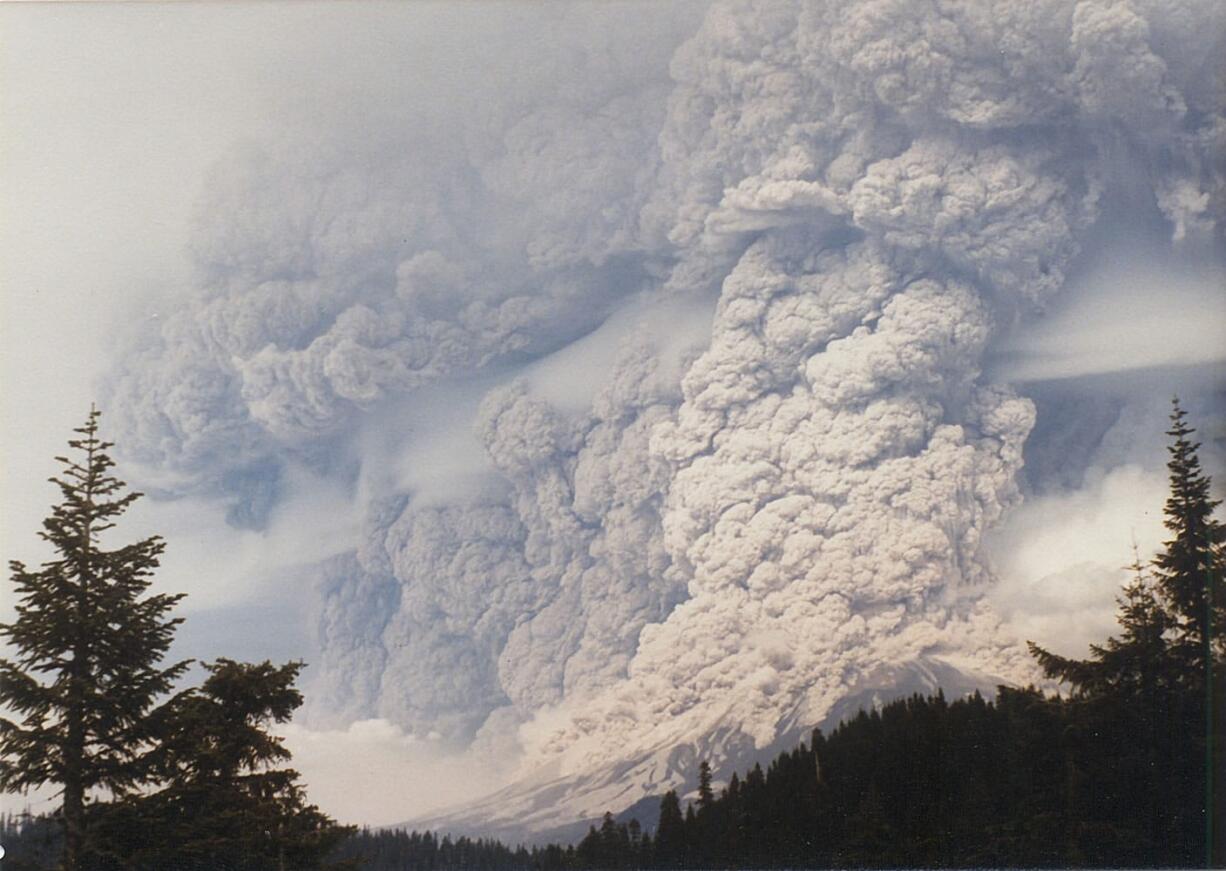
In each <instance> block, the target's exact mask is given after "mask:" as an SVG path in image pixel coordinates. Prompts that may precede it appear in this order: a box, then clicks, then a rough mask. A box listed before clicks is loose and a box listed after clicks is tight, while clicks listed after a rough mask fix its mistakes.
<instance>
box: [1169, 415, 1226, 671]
mask: <svg viewBox="0 0 1226 871" xmlns="http://www.w3.org/2000/svg"><path fill="white" fill-rule="evenodd" d="M1186 417H1187V414H1186V412H1184V410H1183V409H1182V408H1180V407H1179V400H1178V399H1176V400H1175V401H1174V410H1173V411H1172V412H1171V428H1170V429H1169V430H1167V435H1169V436H1171V437H1172V438H1173V439H1174V441H1173V443H1172V444H1171V445H1170V446H1168V447H1167V451H1168V452H1169V453H1170V460H1169V461H1168V462H1167V470H1168V472H1169V477H1170V482H1171V492H1170V495H1169V496H1168V497H1167V500H1166V506H1165V509H1164V511H1165V515H1166V516H1165V519H1164V521H1163V522H1164V525H1165V526H1166V528H1167V530H1169V531H1170V532H1171V534H1172V535H1173V538H1171V539H1170V540H1169V541H1167V542H1166V543H1165V545H1164V547H1163V550H1162V551H1161V552H1160V553H1159V554H1158V556H1157V557H1155V558H1154V568H1155V570H1156V572H1157V576H1158V587H1159V589H1160V590H1161V592H1162V596H1163V598H1164V599H1165V600H1166V602H1167V603H1168V606H1169V611H1170V613H1171V616H1172V618H1173V621H1174V624H1175V625H1174V628H1175V643H1176V648H1177V650H1178V651H1179V652H1180V653H1181V654H1182V655H1183V658H1184V659H1185V660H1187V661H1188V662H1189V663H1190V664H1192V665H1193V668H1192V669H1191V671H1190V672H1189V677H1191V678H1192V679H1193V680H1194V681H1195V682H1196V683H1197V684H1199V686H1200V687H1201V688H1202V689H1203V688H1205V687H1206V686H1207V685H1208V683H1209V682H1210V681H1211V678H1212V667H1213V659H1214V657H1215V655H1216V656H1219V657H1220V656H1221V655H1222V654H1223V652H1226V634H1223V632H1222V625H1223V623H1224V622H1226V621H1224V620H1223V617H1224V616H1226V591H1223V589H1222V561H1223V544H1224V543H1226V526H1224V525H1223V524H1222V523H1221V522H1219V521H1218V520H1217V519H1215V518H1214V516H1213V514H1214V510H1215V509H1216V508H1217V507H1218V506H1219V505H1220V504H1221V502H1220V501H1219V500H1215V499H1212V498H1210V493H1209V488H1210V480H1209V477H1208V476H1207V475H1205V474H1203V473H1202V472H1201V467H1200V458H1199V456H1198V455H1197V452H1198V450H1199V448H1200V444H1199V443H1197V442H1193V441H1192V440H1191V439H1190V436H1191V435H1192V433H1193V432H1195V430H1193V429H1192V428H1191V427H1190V426H1188V424H1187V421H1186V420H1185V418H1186Z"/></svg>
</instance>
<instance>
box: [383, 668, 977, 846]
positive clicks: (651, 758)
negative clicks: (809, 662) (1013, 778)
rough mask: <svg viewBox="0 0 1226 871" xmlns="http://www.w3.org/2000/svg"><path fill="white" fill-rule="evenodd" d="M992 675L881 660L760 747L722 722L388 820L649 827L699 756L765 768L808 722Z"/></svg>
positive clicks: (499, 826) (458, 831) (547, 828)
mask: <svg viewBox="0 0 1226 871" xmlns="http://www.w3.org/2000/svg"><path fill="white" fill-rule="evenodd" d="M999 683H1000V681H998V680H994V679H992V678H991V677H989V676H987V675H977V674H972V673H968V672H964V671H960V670H959V669H956V668H954V667H952V666H950V665H949V664H948V663H944V662H941V661H939V660H932V659H924V660H917V661H914V662H911V663H908V664H906V665H898V666H888V667H882V668H880V669H878V670H876V671H875V672H874V673H873V675H872V676H871V678H869V679H866V680H865V681H863V682H862V683H861V684H860V685H859V686H857V687H856V688H855V689H854V691H853V692H851V693H850V694H849V695H847V696H846V697H844V698H842V699H841V700H839V701H838V702H837V703H836V704H835V705H834V706H833V707H832V708H831V709H830V711H829V713H827V715H826V716H825V717H824V718H823V719H822V720H820V721H819V722H817V723H802V722H794V721H785V722H781V723H780V724H779V732H778V738H777V739H776V740H774V741H772V742H770V743H769V744H765V745H763V746H760V747H759V746H755V745H754V743H753V741H752V739H750V738H749V736H748V735H746V734H745V733H744V732H743V731H741V730H740V729H738V728H737V727H736V726H735V725H732V724H729V725H728V726H727V727H725V728H721V729H719V730H717V731H714V732H712V733H709V734H707V735H703V736H700V737H697V738H696V739H695V740H693V741H690V742H687V743H683V744H678V745H675V746H667V747H665V746H659V747H645V748H636V749H635V751H634V752H631V753H627V754H625V755H624V758H623V759H622V760H620V761H619V762H618V763H617V764H615V765H612V766H609V767H606V768H602V769H596V770H593V771H589V772H584V773H580V774H569V775H563V774H559V773H557V772H549V771H537V772H534V773H533V774H532V775H531V776H529V777H527V778H525V779H524V780H522V781H519V782H516V783H514V784H512V785H511V786H508V787H506V788H504V789H502V790H499V791H498V792H496V793H494V794H493V795H490V796H488V797H486V798H484V799H482V800H480V801H476V802H473V803H470V804H467V805H465V806H462V807H458V808H452V809H450V810H447V811H443V812H441V813H436V814H431V815H429V816H425V817H421V818H418V819H413V820H406V821H405V822H403V823H401V824H398V825H397V826H396V828H405V829H418V830H431V831H438V832H450V833H452V834H454V835H462V834H464V835H469V836H471V837H477V836H484V837H496V838H499V839H501V840H503V841H504V842H506V843H529V844H530V843H548V842H562V843H565V842H568V841H572V840H575V839H577V838H579V837H582V836H583V834H585V833H586V831H587V828H588V826H589V825H591V824H592V823H594V822H595V823H599V820H600V818H601V817H603V815H604V814H605V812H611V813H613V814H614V815H615V816H617V817H618V818H619V819H621V818H624V819H629V818H631V817H633V818H635V819H638V821H639V822H640V823H641V824H643V825H644V826H647V827H651V826H653V825H654V824H655V822H656V818H657V816H658V812H659V808H658V805H659V797H660V796H661V795H662V794H663V793H664V792H666V791H667V790H668V789H676V790H677V791H678V794H679V795H682V796H685V795H686V794H687V793H689V792H691V791H692V790H694V789H695V788H696V787H697V782H698V778H697V773H698V764H699V762H701V761H703V760H709V761H710V762H711V763H712V774H713V780H714V782H715V783H717V784H718V783H719V782H727V780H728V779H729V778H730V777H731V776H732V773H733V772H734V771H736V772H739V773H740V774H741V775H742V776H743V775H744V773H745V771H746V770H748V769H749V768H752V767H753V765H754V763H761V764H762V765H763V766H764V767H765V766H766V765H767V763H769V762H770V761H771V760H772V759H774V758H775V756H777V755H778V754H779V753H780V752H782V751H785V750H790V749H792V748H793V747H795V746H796V745H797V744H798V743H799V742H801V741H808V740H809V738H810V735H811V733H812V730H813V728H814V727H816V728H820V729H822V731H823V732H826V733H827V734H828V733H829V732H830V731H831V730H832V729H834V728H835V727H836V726H837V725H838V724H839V723H840V722H842V721H843V720H845V719H848V718H850V717H853V716H855V714H856V713H857V712H859V711H860V710H872V709H874V708H880V707H881V706H882V705H884V704H885V703H887V702H889V701H891V700H893V699H896V698H902V697H906V696H910V695H912V694H914V693H921V694H925V695H927V694H931V693H935V692H936V691H937V690H938V689H940V690H941V691H942V692H944V693H945V695H946V696H947V697H948V698H957V697H960V696H963V695H968V694H970V693H972V692H974V691H976V690H978V691H979V692H981V693H982V694H983V695H984V696H986V697H991V696H992V695H994V694H995V691H996V687H997V686H998V685H999Z"/></svg>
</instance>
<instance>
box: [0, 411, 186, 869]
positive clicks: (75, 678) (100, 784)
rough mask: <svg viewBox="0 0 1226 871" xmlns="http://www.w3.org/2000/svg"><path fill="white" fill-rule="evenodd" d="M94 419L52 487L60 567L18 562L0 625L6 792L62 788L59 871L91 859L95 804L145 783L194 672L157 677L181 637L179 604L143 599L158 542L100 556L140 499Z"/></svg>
mask: <svg viewBox="0 0 1226 871" xmlns="http://www.w3.org/2000/svg"><path fill="white" fill-rule="evenodd" d="M98 418H99V413H98V412H97V411H96V410H94V409H91V410H90V413H89V417H88V418H87V419H86V421H85V424H84V425H83V426H82V427H80V428H78V429H76V430H75V432H76V433H78V434H79V435H80V438H76V439H72V440H70V441H69V442H68V444H69V446H70V447H71V448H72V450H73V451H75V452H76V455H75V456H76V459H69V458H67V457H56V459H57V460H58V461H59V462H60V463H61V464H62V465H63V467H64V469H63V471H62V472H61V474H60V476H59V477H56V478H52V479H51V481H52V483H54V484H55V485H56V486H57V487H59V489H60V494H61V497H62V501H61V502H60V504H58V505H56V506H55V507H54V508H53V509H52V513H51V516H50V517H48V518H47V519H46V520H44V521H43V529H42V532H40V533H39V535H40V536H41V537H42V538H43V539H44V540H45V541H47V542H48V543H49V544H50V545H51V547H52V548H53V549H54V552H55V554H56V558H55V559H53V560H51V561H49V562H45V563H43V564H42V566H41V567H40V568H39V569H37V570H32V569H29V568H27V567H26V566H25V564H23V563H21V562H18V561H13V562H11V563H10V566H11V569H12V581H13V583H14V584H15V585H16V591H17V597H18V603H17V606H16V609H15V610H16V615H17V616H16V618H15V620H14V622H12V623H7V624H0V636H2V637H3V638H4V639H5V640H7V642H8V643H9V644H10V645H12V647H13V649H14V651H15V655H14V658H13V659H0V705H3V706H4V707H6V708H8V709H9V710H10V711H13V712H15V713H16V714H17V715H19V717H20V719H19V720H10V719H6V718H0V788H2V789H5V790H24V789H28V788H30V787H35V786H41V785H44V784H56V785H58V786H60V787H61V790H62V806H61V813H60V816H61V823H62V825H63V827H64V862H63V867H64V868H66V869H68V871H77V869H79V868H81V867H82V866H83V863H84V862H85V861H86V858H85V857H86V856H87V852H88V851H89V849H90V848H91V835H90V831H89V829H88V825H87V814H86V804H87V800H88V797H89V796H90V794H91V792H93V791H95V790H106V791H109V792H110V793H112V794H114V795H123V794H125V793H128V792H130V791H131V790H133V789H134V788H136V787H138V786H139V785H141V784H142V783H144V782H146V781H147V779H148V777H149V773H150V772H149V761H150V759H149V757H150V754H149V751H150V748H151V746H152V745H153V742H154V739H155V735H154V734H152V732H151V730H150V725H151V723H152V722H154V721H155V720H156V718H154V717H151V716H150V714H151V712H152V711H153V709H154V708H155V705H156V702H157V699H158V697H159V696H161V695H162V694H164V693H166V692H167V691H168V690H169V689H170V687H171V685H172V683H173V681H174V680H175V678H177V677H178V676H179V675H180V674H181V673H182V672H183V670H184V669H185V668H186V666H187V663H183V662H180V663H176V664H174V665H169V666H162V665H161V664H160V663H161V661H162V658H163V657H164V655H165V654H166V651H167V649H168V648H169V647H170V643H171V640H172V638H173V635H174V631H175V627H176V626H177V625H178V624H179V623H180V622H181V621H180V619H178V618H170V617H169V616H168V614H169V612H170V610H171V609H172V608H173V607H174V605H175V603H177V602H178V601H179V599H181V598H182V596H177V595H175V596H172V595H165V594H158V595H146V593H147V591H148V589H149V585H150V583H151V580H150V577H151V575H152V573H153V570H154V569H155V568H157V566H158V557H159V555H160V554H161V553H162V550H163V548H164V544H163V542H162V539H161V538H160V537H158V536H153V537H151V538H146V539H143V540H141V541H138V542H135V543H134V544H129V545H125V546H122V547H118V548H115V549H110V550H108V549H105V548H104V547H103V546H102V544H101V536H102V534H103V533H105V532H106V531H107V530H109V529H110V528H111V527H112V526H114V521H115V519H116V518H118V517H119V516H120V515H122V514H123V513H124V511H125V510H127V508H128V507H129V506H130V505H131V504H132V503H133V502H134V501H135V500H136V499H138V498H140V495H141V494H139V493H132V492H129V493H125V492H124V487H125V485H124V483H123V482H122V481H120V480H118V479H117V478H115V477H113V476H112V475H111V474H109V470H110V469H111V468H112V466H113V465H114V463H113V461H112V460H111V458H110V457H109V456H108V455H107V450H108V449H109V448H111V447H112V444H111V443H110V442H105V441H102V440H101V439H100V438H99V437H98Z"/></svg>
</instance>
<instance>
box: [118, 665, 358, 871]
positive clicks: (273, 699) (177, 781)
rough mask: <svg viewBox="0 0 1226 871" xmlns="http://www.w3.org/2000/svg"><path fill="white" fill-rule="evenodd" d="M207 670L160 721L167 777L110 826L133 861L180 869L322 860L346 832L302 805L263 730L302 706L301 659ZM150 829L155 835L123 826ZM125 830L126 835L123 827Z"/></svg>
mask: <svg viewBox="0 0 1226 871" xmlns="http://www.w3.org/2000/svg"><path fill="white" fill-rule="evenodd" d="M205 668H207V669H208V671H209V677H208V678H207V679H206V680H205V681H204V684H203V685H202V686H201V687H200V688H199V689H198V690H193V691H192V692H190V693H187V694H185V695H183V696H181V697H179V698H178V699H177V700H176V702H175V704H174V705H173V706H172V707H170V709H169V710H168V712H167V716H166V722H165V724H164V726H163V728H164V730H165V732H166V734H167V735H168V736H169V737H168V739H167V740H166V742H165V743H164V745H163V747H162V755H161V759H160V763H161V768H162V773H163V776H164V777H165V778H166V779H167V780H168V781H169V785H168V786H167V787H166V788H165V789H164V790H162V791H161V792H158V793H156V794H154V795H151V796H145V797H141V798H139V799H136V800H135V801H132V802H130V803H129V805H128V807H127V808H126V815H116V816H115V823H116V825H115V827H114V830H113V831H112V832H110V834H112V835H113V837H114V838H115V839H116V840H117V841H123V840H124V839H125V838H127V839H128V840H129V842H128V843H127V844H122V845H121V846H119V847H118V848H117V849H116V852H117V853H119V854H121V855H129V856H132V857H134V859H135V864H136V865H137V866H138V867H151V868H164V867H174V868H176V869H180V871H186V869H196V868H199V869H201V871H203V869H213V868H217V867H219V863H220V862H221V861H224V862H225V863H226V864H224V866H222V867H225V868H228V869H252V871H262V869H286V868H292V869H306V868H318V867H321V865H322V863H323V861H324V859H325V858H326V857H327V855H328V854H329V853H330V852H331V851H332V850H333V848H334V847H335V846H336V845H337V844H339V843H340V842H341V841H342V840H344V839H345V838H346V837H347V836H349V835H350V834H352V832H353V831H354V830H353V829H351V828H349V827H345V826H339V825H337V824H336V822H335V821H334V820H332V819H331V818H329V817H328V816H326V815H325V814H323V813H321V812H320V810H319V809H318V808H317V807H315V806H314V805H309V804H307V801H306V797H305V793H304V791H303V788H302V786H301V785H300V784H299V783H298V773H297V772H296V771H294V770H292V769H290V768H278V767H276V766H277V765H278V764H280V763H283V762H286V761H288V760H289V758H290V753H289V751H288V750H286V749H285V747H284V745H283V743H282V741H281V739H280V738H277V737H276V736H274V735H272V734H270V733H269V731H268V727H269V726H270V725H271V724H272V723H285V722H287V721H288V720H289V719H290V717H291V715H292V714H293V712H294V711H295V710H296V709H297V708H298V707H299V706H301V704H302V694H301V693H300V692H299V691H298V690H297V689H296V688H295V687H294V683H295V681H296V680H297V677H298V673H299V671H301V669H302V663H300V662H290V663H286V664H285V665H282V666H274V665H273V664H272V663H269V662H264V663H260V664H251V663H241V662H234V661H233V660H229V659H219V660H217V661H216V662H213V663H209V664H207V665H206V666H205ZM142 828H145V829H149V828H152V829H154V830H157V831H159V832H160V836H159V837H158V838H157V840H156V843H152V844H147V845H146V844H143V843H142V841H141V839H139V838H136V839H132V836H131V834H130V833H131V832H132V831H134V830H136V831H139V830H140V829H142ZM125 833H127V834H125Z"/></svg>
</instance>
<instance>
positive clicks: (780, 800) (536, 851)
mask: <svg viewBox="0 0 1226 871" xmlns="http://www.w3.org/2000/svg"><path fill="white" fill-rule="evenodd" d="M1183 418H1184V415H1183V412H1182V411H1180V410H1179V408H1178V406H1176V409H1175V413H1174V415H1173V416H1172V421H1173V426H1172V429H1171V430H1170V431H1169V434H1170V435H1171V436H1172V439H1173V441H1172V445H1171V446H1170V448H1169V451H1170V455H1171V458H1170V462H1169V463H1168V469H1169V471H1170V484H1171V490H1170V497H1169V498H1168V500H1167V502H1166V505H1165V509H1164V513H1165V524H1166V527H1167V529H1168V531H1169V532H1170V535H1171V537H1170V539H1169V540H1168V541H1167V542H1166V543H1165V545H1164V548H1163V550H1162V551H1161V552H1160V553H1159V554H1158V555H1157V556H1156V557H1155V558H1154V559H1153V560H1152V561H1151V562H1150V563H1149V564H1148V565H1142V564H1141V563H1140V561H1139V560H1138V561H1136V563H1135V564H1134V565H1133V567H1132V569H1133V578H1132V580H1131V581H1130V583H1128V584H1127V586H1126V587H1125V588H1124V590H1123V593H1122V595H1121V597H1120V599H1119V604H1120V609H1119V633H1118V635H1117V636H1115V637H1112V638H1109V639H1108V640H1107V641H1105V642H1104V643H1103V644H1101V645H1094V646H1092V647H1091V649H1090V657H1089V659H1086V660H1073V659H1066V658H1063V657H1060V656H1057V655H1055V654H1053V653H1050V652H1048V651H1046V650H1043V649H1042V648H1039V647H1037V646H1034V645H1031V650H1032V652H1033V654H1034V655H1035V657H1036V658H1037V660H1038V662H1039V664H1040V666H1042V668H1043V670H1044V671H1045V672H1046V674H1047V675H1048V677H1050V678H1057V679H1059V680H1060V681H1062V682H1063V683H1064V684H1065V685H1066V686H1067V687H1068V688H1069V692H1068V694H1067V695H1063V696H1059V695H1045V694H1044V693H1042V692H1040V691H1039V690H1036V689H1034V688H1027V689H1013V688H1008V687H1001V688H1000V690H999V693H998V695H997V697H996V699H995V700H994V701H990V702H989V701H987V700H985V699H984V698H983V697H982V696H980V695H979V694H978V693H975V694H973V695H970V696H968V697H965V698H960V699H957V700H955V701H949V700H947V699H946V698H945V697H944V695H943V694H942V693H940V692H938V693H937V694H936V695H935V696H921V695H915V696H912V697H911V698H908V699H903V700H899V701H896V702H893V703H890V704H887V705H885V706H884V707H882V708H881V709H880V710H873V711H871V712H863V711H861V712H860V713H859V714H858V715H857V716H855V717H853V718H852V719H850V720H848V721H846V722H844V723H842V724H841V725H839V726H838V727H837V728H835V729H834V730H833V731H832V733H831V734H830V735H828V736H827V735H824V734H822V733H821V732H820V731H816V732H815V733H814V734H813V738H812V740H811V742H810V743H808V744H801V745H800V746H799V747H797V748H796V749H795V750H793V751H791V752H786V753H783V754H781V755H780V756H779V757H778V758H776V759H775V760H774V761H773V762H772V763H771V764H770V765H769V766H768V768H767V769H766V770H765V771H763V770H762V768H761V767H760V766H755V767H754V768H753V770H751V771H749V772H748V773H747V774H746V775H745V776H744V777H743V778H741V777H738V776H736V775H734V776H733V777H732V779H731V781H730V782H729V783H728V784H727V786H726V787H724V788H722V789H721V790H720V792H719V793H718V794H716V792H715V791H714V789H713V787H712V784H711V777H710V769H709V767H708V766H707V764H706V763H705V762H704V763H702V765H701V767H700V771H699V790H698V794H697V799H696V801H695V802H693V803H690V804H688V805H687V807H686V808H685V809H684V810H683V809H682V807H681V802H680V800H679V799H678V796H677V794H676V793H675V792H669V793H668V794H666V795H665V796H664V797H663V798H662V800H661V802H660V814H659V822H658V824H657V825H656V826H655V828H654V830H653V831H646V830H644V829H643V828H641V827H640V825H639V824H638V822H637V821H634V820H631V821H629V822H626V823H621V822H618V821H617V820H616V819H615V818H614V817H613V816H612V815H611V814H606V816H605V819H604V821H603V823H602V824H601V826H600V827H599V828H596V827H592V829H591V831H590V832H589V833H588V834H587V836H586V837H584V838H583V839H582V841H580V843H579V844H578V845H573V846H565V847H563V846H558V845H550V846H547V847H536V848H533V849H532V850H527V849H525V848H522V847H520V848H515V849H512V848H508V847H506V846H504V845H502V844H500V843H498V842H496V841H491V840H471V839H468V838H459V839H456V840H452V839H450V838H447V837H443V838H439V837H437V836H436V835H433V834H429V833H426V834H420V833H416V832H415V833H411V834H410V833H405V832H403V831H370V830H364V831H361V832H358V833H357V834H355V835H353V836H351V837H349V838H348V839H346V840H345V841H344V842H342V843H341V844H339V846H337V847H336V848H335V849H334V850H333V852H332V854H331V856H330V857H329V858H330V859H331V860H332V861H333V862H335V863H337V864H336V865H334V867H348V868H364V869H370V871H382V869H410V868H411V869H449V868H464V869H529V868H536V869H568V868H575V869H613V868H771V867H775V868H777V867H789V868H818V867H870V866H871V867H883V866H885V867H908V866H926V867H950V866H952V867H959V866H961V867H972V866H975V867H1000V866H1012V867H1017V866H1029V867H1041V866H1049V867H1074V866H1079V867H1129V866H1132V867H1162V866H1168V867H1169V866H1181V867H1193V866H1208V867H1223V866H1224V865H1226V861H1224V860H1226V856H1224V855H1223V850H1222V847H1221V842H1222V837H1221V834H1222V832H1223V831H1226V823H1224V822H1223V820H1222V817H1223V813H1222V811H1223V810H1224V809H1226V796H1223V795H1222V788H1221V787H1222V780H1223V778H1222V777H1221V776H1220V775H1221V773H1222V770H1223V765H1222V763H1223V752H1222V748H1223V746H1224V745H1226V734H1224V733H1226V729H1223V721H1224V719H1226V718H1224V717H1223V714H1224V713H1226V695H1224V694H1223V689H1224V688H1226V682H1224V681H1223V678H1224V677H1226V632H1223V628H1224V626H1226V589H1224V584H1223V573H1222V568H1223V565H1224V559H1223V552H1224V541H1226V527H1224V526H1223V524H1222V523H1221V522H1219V521H1218V520H1216V519H1215V517H1214V510H1215V508H1216V507H1217V505H1218V504H1219V503H1218V502H1216V501H1214V500H1212V499H1211V498H1210V482H1209V478H1208V477H1207V476H1206V475H1204V474H1202V472H1201V470H1200V465H1199V461H1198V459H1197V447H1198V446H1197V445H1196V444H1195V443H1193V442H1191V441H1190V438H1189V436H1190V435H1191V433H1192V430H1191V428H1190V427H1188V426H1187V425H1186V424H1185V423H1184V419H1183ZM1218 700H1221V701H1220V703H1218ZM0 823H2V825H0V838H2V839H3V841H2V842H3V843H4V845H5V847H6V848H7V849H8V856H7V857H6V858H5V860H4V862H5V864H4V868H5V869H6V871H23V869H34V868H42V867H47V865H46V862H47V860H48V858H49V857H52V856H56V855H58V853H59V847H58V844H57V843H56V841H57V839H58V838H60V837H61V835H60V832H59V829H58V827H56V826H52V825H49V824H48V823H47V822H46V821H45V820H44V819H40V818H35V819H33V820H29V819H27V820H25V821H18V820H14V819H12V818H9V819H6V820H3V821H0ZM243 860H244V857H242V856H235V857H228V856H221V855H219V856H218V857H217V862H216V864H215V865H213V866H210V867H215V868H217V869H219V871H221V869H227V868H236V869H237V868H244V869H247V868H251V869H254V868H256V866H254V865H252V864H251V863H250V862H244V861H243ZM260 867H262V866H260ZM285 867H288V866H285ZM325 867H326V866H325Z"/></svg>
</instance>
